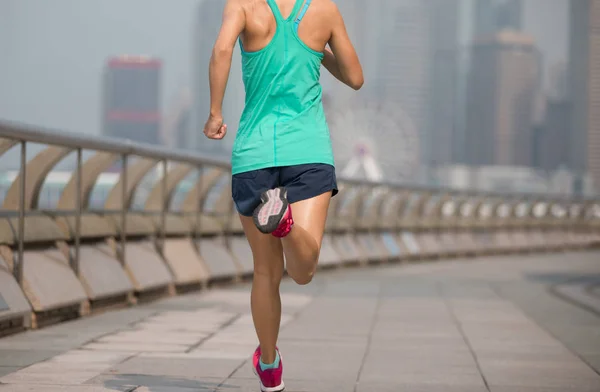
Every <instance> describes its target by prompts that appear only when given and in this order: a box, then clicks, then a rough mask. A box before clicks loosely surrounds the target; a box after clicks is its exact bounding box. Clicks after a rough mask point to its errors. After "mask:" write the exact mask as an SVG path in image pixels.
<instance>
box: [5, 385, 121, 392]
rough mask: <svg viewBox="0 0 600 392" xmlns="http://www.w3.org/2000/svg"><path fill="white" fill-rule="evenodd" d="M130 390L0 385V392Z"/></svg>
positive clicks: (66, 386)
mask: <svg viewBox="0 0 600 392" xmlns="http://www.w3.org/2000/svg"><path fill="white" fill-rule="evenodd" d="M127 390H128V389H124V388H122V389H115V388H105V387H101V386H93V385H90V386H84V385H52V384H48V385H44V384H41V385H25V384H21V385H14V384H4V385H3V384H0V392H126V391H127Z"/></svg>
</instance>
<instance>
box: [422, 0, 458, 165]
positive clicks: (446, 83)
mask: <svg viewBox="0 0 600 392" xmlns="http://www.w3.org/2000/svg"><path fill="white" fill-rule="evenodd" d="M431 13H432V16H431V50H432V53H431V60H430V61H431V81H430V86H431V88H430V94H431V95H430V97H431V100H430V113H431V117H430V118H431V124H430V132H429V146H430V151H429V157H430V158H429V163H430V164H431V165H432V166H440V165H447V164H450V163H452V162H453V160H454V159H453V155H454V151H453V150H454V144H453V140H454V138H455V137H456V134H455V126H456V120H457V116H456V114H457V110H458V105H457V93H458V65H459V58H458V56H459V54H460V51H459V48H458V21H459V2H458V0H433V1H432V2H431Z"/></svg>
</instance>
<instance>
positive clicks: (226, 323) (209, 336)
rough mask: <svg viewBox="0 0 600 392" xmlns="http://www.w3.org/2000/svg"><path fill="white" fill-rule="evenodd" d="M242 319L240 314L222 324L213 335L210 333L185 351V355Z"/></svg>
mask: <svg viewBox="0 0 600 392" xmlns="http://www.w3.org/2000/svg"><path fill="white" fill-rule="evenodd" d="M240 317H242V314H241V313H238V314H236V315H234V316H232V317H231V318H230V319H229V320H227V321H225V322H224V323H223V324H221V325H220V326H219V327H218V328H217V329H215V330H214V331H213V332H212V333H210V334H208V335H206V336H205V337H203V338H202V339H200V341H199V342H198V343H195V344H193V345H191V346H190V347H189V348H188V349H187V350H185V353H186V354H189V353H190V352H192V351H193V350H195V349H197V348H198V347H200V346H202V343H204V342H206V341H207V340H208V339H210V338H212V337H213V336H215V335H216V334H217V333H219V332H221V331H222V330H223V329H225V328H227V327H229V326H230V325H231V324H233V323H235V322H236V321H237V320H238V319H239V318H240Z"/></svg>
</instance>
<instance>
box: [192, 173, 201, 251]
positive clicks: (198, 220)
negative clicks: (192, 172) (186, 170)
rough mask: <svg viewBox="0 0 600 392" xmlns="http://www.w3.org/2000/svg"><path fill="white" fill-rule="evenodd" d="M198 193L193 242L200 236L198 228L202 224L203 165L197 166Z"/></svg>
mask: <svg viewBox="0 0 600 392" xmlns="http://www.w3.org/2000/svg"><path fill="white" fill-rule="evenodd" d="M198 175H199V176H200V178H199V179H198V193H197V197H198V200H196V226H195V227H194V235H193V237H194V240H197V239H198V237H199V236H200V235H199V234H200V226H201V224H202V207H203V206H202V200H203V199H202V189H203V188H204V165H198Z"/></svg>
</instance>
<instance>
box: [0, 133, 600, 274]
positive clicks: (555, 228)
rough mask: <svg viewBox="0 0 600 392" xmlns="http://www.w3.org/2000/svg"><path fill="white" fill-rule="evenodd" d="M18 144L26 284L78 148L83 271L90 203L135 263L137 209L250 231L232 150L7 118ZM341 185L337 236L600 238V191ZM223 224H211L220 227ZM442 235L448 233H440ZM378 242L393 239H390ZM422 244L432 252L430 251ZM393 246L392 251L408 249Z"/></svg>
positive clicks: (77, 217)
mask: <svg viewBox="0 0 600 392" xmlns="http://www.w3.org/2000/svg"><path fill="white" fill-rule="evenodd" d="M32 143H33V144H42V145H45V146H46V147H45V148H44V149H43V150H42V151H41V152H39V153H37V154H36V155H35V156H33V157H31V159H29V157H28V146H29V145H30V144H32ZM16 149H19V155H20V157H19V169H18V175H17V176H16V178H15V179H14V182H13V183H12V184H11V186H10V188H9V190H8V191H7V194H6V197H5V200H4V201H3V206H2V210H1V211H2V216H3V217H5V218H6V217H14V216H16V217H18V219H17V225H16V226H17V228H16V230H15V233H14V242H13V243H12V244H9V245H10V246H12V247H16V250H17V258H16V260H14V262H13V271H12V272H13V274H14V277H15V279H16V281H17V282H18V283H19V284H20V285H21V286H22V285H23V281H24V270H25V267H24V265H25V262H26V261H25V258H24V253H25V251H26V248H27V246H28V243H29V240H28V238H27V230H26V224H27V222H28V217H29V216H32V217H33V216H36V215H39V214H40V213H47V212H48V211H41V210H40V208H38V200H39V194H40V191H41V189H42V188H43V186H44V181H45V179H46V177H47V176H48V175H49V173H51V172H52V170H53V169H54V168H55V167H56V165H57V164H58V163H59V162H61V161H63V160H64V159H66V157H67V156H69V155H71V154H73V153H74V154H75V165H74V172H73V173H72V175H71V178H70V179H69V181H68V183H67V184H65V186H64V189H63V190H62V191H61V192H62V193H61V196H60V200H59V201H58V203H57V206H56V208H54V209H53V210H52V211H50V212H51V213H52V215H53V216H55V217H57V216H61V217H67V218H74V229H73V236H72V244H73V245H72V248H73V251H74V254H73V257H72V258H70V260H69V262H70V266H71V269H72V270H73V272H74V273H75V275H76V276H79V275H80V259H81V252H80V249H81V241H82V217H84V216H86V214H90V213H96V214H107V215H112V216H118V222H119V224H118V226H119V229H118V234H119V235H118V239H119V242H120V251H119V253H118V255H119V261H120V263H121V264H122V265H125V264H126V252H125V250H126V247H127V242H128V235H129V230H128V227H127V222H128V217H129V215H131V214H133V213H136V214H138V213H143V214H148V215H153V216H158V217H159V221H158V225H157V230H156V237H157V243H158V244H162V243H164V241H165V239H166V237H167V236H168V235H169V229H168V228H167V226H168V224H167V221H168V218H169V216H171V215H177V216H180V217H186V218H189V219H188V221H189V222H192V223H191V224H190V226H189V233H188V234H190V235H192V236H194V237H195V236H197V235H202V230H201V225H202V219H203V217H204V216H209V217H212V218H214V219H215V222H216V227H218V229H216V230H217V231H218V232H219V233H220V234H221V235H224V236H236V235H242V230H241V226H240V224H239V222H238V220H237V219H236V214H235V208H234V206H233V203H232V200H231V194H230V186H224V187H223V186H221V188H219V189H217V184H218V183H219V181H228V180H229V176H230V165H229V159H225V158H224V159H222V160H218V159H214V158H208V157H205V156H202V155H200V154H194V153H189V152H183V151H174V150H169V149H165V148H160V147H155V146H150V145H143V144H139V143H133V142H129V141H125V140H120V139H107V138H98V137H89V136H82V135H79V134H69V133H63V132H56V131H51V130H47V129H39V128H37V127H28V126H23V125H19V124H14V123H8V122H0V156H3V155H4V154H5V153H7V152H8V151H9V150H16ZM88 150H90V151H93V152H94V154H93V155H92V156H91V157H90V158H88V159H86V160H84V159H83V155H84V154H83V153H84V151H88ZM227 158H228V157H227ZM116 163H120V173H119V176H118V179H117V180H116V181H115V183H114V184H113V185H112V188H111V189H110V190H109V192H108V194H107V197H106V200H105V204H104V208H103V209H102V210H100V211H92V209H90V208H89V199H90V197H91V193H92V190H93V188H94V186H95V185H96V180H97V179H98V177H99V176H100V175H101V173H103V172H105V171H106V170H108V169H109V168H110V167H114V165H115V164H116ZM157 167H158V168H160V171H161V174H160V175H156V176H155V183H154V185H153V186H152V189H151V190H150V194H149V196H148V199H147V200H146V202H145V204H144V209H143V211H132V209H131V201H132V198H133V195H135V193H136V191H137V189H138V188H139V186H140V184H141V183H142V181H141V180H142V179H143V178H144V177H145V176H147V175H148V173H152V170H153V169H155V168H157ZM194 172H195V173H197V177H196V179H195V181H193V183H194V185H193V186H192V187H191V188H190V189H188V190H187V193H186V194H185V195H183V196H184V197H183V199H184V203H183V205H182V207H181V208H180V209H179V210H174V209H173V208H171V202H172V200H173V198H174V195H175V194H176V193H177V192H178V186H179V185H180V184H181V183H182V182H183V181H184V180H185V179H186V178H187V177H188V176H189V175H190V174H191V173H192V174H193V173H194ZM338 185H339V188H340V194H339V196H337V197H335V198H334V199H332V202H331V207H330V213H329V217H328V222H327V233H328V235H332V236H335V235H343V234H348V233H350V234H356V235H359V234H360V233H365V235H367V234H369V233H370V234H373V233H391V234H390V235H394V236H395V237H394V239H393V240H391V241H392V242H396V244H397V245H398V244H400V245H401V242H402V239H401V238H400V237H399V236H400V234H402V233H417V234H419V233H423V234H428V235H429V234H432V235H435V234H436V233H437V234H440V233H443V234H453V233H454V234H453V235H455V236H456V238H462V237H460V236H462V235H464V233H475V234H476V233H480V232H492V233H494V232H517V233H518V232H520V231H521V232H525V231H531V230H538V231H540V232H549V231H551V232H552V233H554V234H556V233H558V234H560V233H563V234H565V235H566V234H567V233H574V232H575V233H580V234H582V235H583V236H585V238H587V239H588V241H587V242H586V241H583V242H582V241H575V240H574V243H575V242H577V244H579V245H581V243H585V245H586V246H588V245H592V244H595V243H598V238H597V233H598V231H599V222H600V201H598V200H586V199H572V198H564V197H562V198H561V197H553V196H547V195H532V194H525V195H506V194H494V193H485V192H476V191H464V190H453V189H442V188H428V187H423V186H410V185H406V184H393V183H373V182H368V181H358V180H352V179H345V178H339V179H338ZM211 192H218V193H217V194H215V195H213V198H212V199H214V200H215V201H214V203H213V202H211V205H210V206H208V205H207V200H208V199H209V198H208V196H209V195H210V194H211ZM198 233H200V234H198ZM214 234H215V233H213V232H211V235H214ZM475 234H474V235H475ZM594 236H596V237H594ZM552 238H557V237H552ZM438 240H439V238H438ZM377 241H379V240H377ZM552 241H554V240H552V239H551V237H549V236H548V239H547V240H545V242H544V241H541V243H540V244H537V248H538V249H543V248H544V247H546V248H548V247H552ZM439 242H440V243H442V242H443V241H442V240H439ZM475 242H476V241H475ZM388 243H389V241H388ZM15 245H16V246H15ZM405 245H406V244H405ZM563 245H565V246H568V245H569V243H568V241H566V240H565V243H564V244H563ZM362 246H363V248H364V247H368V246H369V245H366V243H365V244H363V245H362ZM378 246H379V247H380V248H386V245H382V243H380V244H379V245H378ZM428 246H430V245H423V248H426V247H428ZM432 246H433V245H432ZM444 246H447V249H446V250H443V251H442V250H441V249H442V248H443V247H442V246H441V245H440V246H439V250H438V251H436V252H437V253H438V254H442V255H452V254H463V253H468V252H466V251H465V249H466V248H468V246H467V245H465V249H463V251H461V250H460V249H459V248H460V247H457V246H456V245H454V246H450V245H449V244H447V245H444ZM531 246H533V245H531ZM342 247H343V245H342ZM388 247H389V246H388ZM406 247H407V248H408V247H409V246H408V245H406ZM471 247H476V248H477V249H478V251H479V253H486V250H487V249H486V246H485V245H481V244H480V245H478V246H475V245H472V246H471ZM159 248H160V247H159ZM334 248H335V246H334ZM336 249H337V251H338V253H339V254H341V253H343V251H342V249H340V248H339V247H338V248H336ZM380 250H381V249H380ZM489 250H490V251H491V249H489ZM496 250H498V249H496ZM509 250H510V247H509V246H507V247H506V249H503V250H502V249H501V251H509ZM365 253H369V252H365ZM375 253H377V252H375ZM380 253H381V254H386V255H388V256H389V255H390V254H392V253H394V252H392V251H391V250H389V249H388V250H381V252H380ZM405 253H406V254H409V253H411V252H408V251H407V252H405ZM413 253H414V252H413ZM420 253H421V254H423V255H425V254H427V252H420ZM434 253H435V252H434ZM393 256H394V257H389V258H402V257H403V256H402V255H393ZM367 258H368V257H367Z"/></svg>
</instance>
